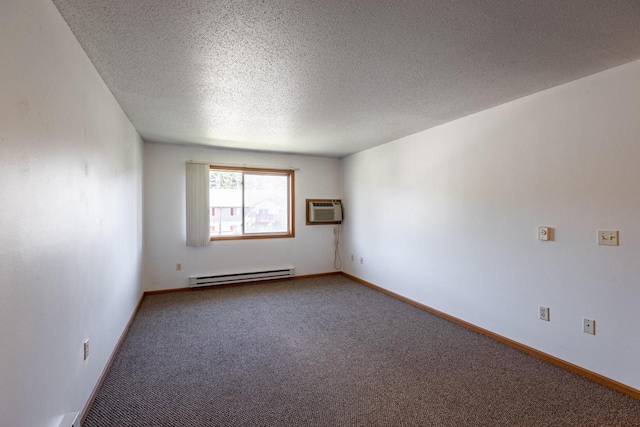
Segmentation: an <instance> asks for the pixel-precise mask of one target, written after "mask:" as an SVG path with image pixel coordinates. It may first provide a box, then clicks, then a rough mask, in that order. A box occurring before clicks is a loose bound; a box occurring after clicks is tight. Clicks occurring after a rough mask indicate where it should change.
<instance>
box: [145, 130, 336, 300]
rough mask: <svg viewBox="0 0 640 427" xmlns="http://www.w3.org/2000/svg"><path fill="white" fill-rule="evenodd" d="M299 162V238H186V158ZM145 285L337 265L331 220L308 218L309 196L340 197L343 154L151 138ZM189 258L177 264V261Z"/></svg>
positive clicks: (172, 284) (327, 268)
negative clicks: (200, 241)
mask: <svg viewBox="0 0 640 427" xmlns="http://www.w3.org/2000/svg"><path fill="white" fill-rule="evenodd" d="M190 160H192V161H200V162H210V163H212V164H216V163H218V164H237V165H245V164H246V165H255V166H265V167H273V168H288V167H294V168H299V170H297V171H296V172H295V204H296V207H295V220H296V221H295V222H296V226H295V233H296V235H295V238H286V239H282V238H280V239H252V240H225V241H214V242H211V245H209V246H206V247H197V248H194V247H187V246H186V222H185V221H186V215H185V209H186V208H185V197H186V196H185V164H186V162H187V161H190ZM144 162H145V171H144V188H145V194H144V211H145V215H144V227H145V264H144V265H145V267H144V268H145V274H144V277H145V279H144V281H145V290H147V291H151V290H160V289H173V288H182V287H186V286H188V284H189V276H192V275H201V274H211V273H216V274H219V273H237V272H244V271H251V270H253V269H256V270H260V269H265V268H273V267H291V266H293V267H295V268H296V274H297V275H306V274H317V273H326V272H331V271H334V267H333V258H334V257H333V252H334V250H333V248H334V243H333V242H334V240H333V239H334V236H333V228H334V227H333V226H331V225H314V226H307V225H305V222H306V221H305V207H304V202H305V199H314V198H319V199H322V198H327V199H329V198H339V197H340V190H341V189H340V160H339V159H335V158H324V157H311V156H300V155H286V154H266V153H256V152H248V151H234V150H222V149H214V148H206V147H194V146H181V145H170V144H161V143H153V142H145V143H144ZM177 263H181V264H182V265H183V270H182V271H176V264H177Z"/></svg>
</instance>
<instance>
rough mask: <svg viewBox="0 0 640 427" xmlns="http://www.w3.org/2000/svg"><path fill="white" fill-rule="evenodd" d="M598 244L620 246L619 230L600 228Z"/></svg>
mask: <svg viewBox="0 0 640 427" xmlns="http://www.w3.org/2000/svg"><path fill="white" fill-rule="evenodd" d="M598 244H599V245H604V246H618V230H598Z"/></svg>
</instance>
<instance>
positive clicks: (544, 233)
mask: <svg viewBox="0 0 640 427" xmlns="http://www.w3.org/2000/svg"><path fill="white" fill-rule="evenodd" d="M538 240H551V227H538Z"/></svg>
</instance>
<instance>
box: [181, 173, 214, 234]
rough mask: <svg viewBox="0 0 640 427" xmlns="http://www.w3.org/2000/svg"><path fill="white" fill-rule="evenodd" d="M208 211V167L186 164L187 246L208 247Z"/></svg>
mask: <svg viewBox="0 0 640 427" xmlns="http://www.w3.org/2000/svg"><path fill="white" fill-rule="evenodd" d="M209 209H210V207H209V165H207V164H200V163H187V246H207V245H209V243H210V231H209Z"/></svg>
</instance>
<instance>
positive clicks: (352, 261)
mask: <svg viewBox="0 0 640 427" xmlns="http://www.w3.org/2000/svg"><path fill="white" fill-rule="evenodd" d="M353 259H354V258H353V254H351V262H353Z"/></svg>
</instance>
